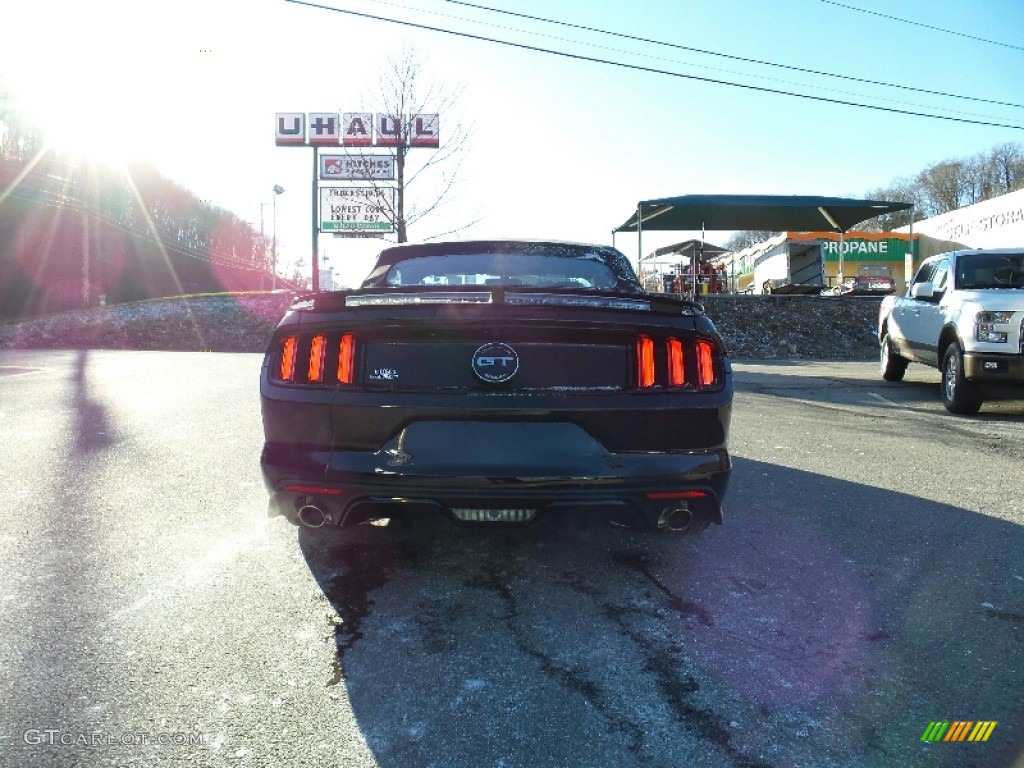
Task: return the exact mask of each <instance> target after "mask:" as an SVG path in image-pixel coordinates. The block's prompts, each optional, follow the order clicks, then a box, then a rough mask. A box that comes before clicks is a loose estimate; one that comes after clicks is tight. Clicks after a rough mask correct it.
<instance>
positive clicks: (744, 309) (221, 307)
mask: <svg viewBox="0 0 1024 768" xmlns="http://www.w3.org/2000/svg"><path fill="white" fill-rule="evenodd" d="M290 301H291V294H286V293H272V294H271V293H250V294H232V295H214V296H193V297H185V298H175V299H159V300H153V301H144V302H135V303H131V304H120V305H117V306H110V307H102V308H95V309H88V310H78V311H73V312H63V313H60V314H55V315H48V316H45V317H40V318H36V319H33V320H27V321H24V322H21V323H7V324H2V325H0V348H11V349H64V348H70V349H80V348H90V349H155V350H182V351H197V350H212V351H215V352H263V351H264V349H265V348H266V344H267V341H268V339H269V337H270V333H271V332H272V330H273V328H274V325H275V324H276V323H277V321H278V320H279V319H280V318H281V316H282V315H283V314H284V312H285V310H286V309H287V307H288V305H289V303H290ZM879 303H880V300H879V299H871V298H823V297H818V296H790V297H787V296H718V297H711V298H708V299H707V301H706V302H705V307H706V310H707V313H708V315H709V316H710V317H711V318H712V320H714V322H715V324H716V325H717V326H718V329H719V331H720V332H721V334H722V336H723V338H724V339H725V341H726V343H727V344H728V346H729V352H730V354H731V355H732V357H733V358H734V359H845V360H868V359H872V358H874V357H875V355H876V354H877V342H876V341H875V338H874V328H875V323H876V321H877V317H878V305H879Z"/></svg>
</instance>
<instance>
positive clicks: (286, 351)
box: [280, 336, 298, 381]
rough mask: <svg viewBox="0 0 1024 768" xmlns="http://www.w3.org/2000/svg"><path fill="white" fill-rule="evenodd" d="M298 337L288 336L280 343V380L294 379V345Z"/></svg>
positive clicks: (296, 343)
mask: <svg viewBox="0 0 1024 768" xmlns="http://www.w3.org/2000/svg"><path fill="white" fill-rule="evenodd" d="M297 345H298V339H296V338H295V337H294V336H289V337H288V338H286V339H285V340H284V342H282V344H281V377H280V378H281V381H294V380H295V347H296V346H297Z"/></svg>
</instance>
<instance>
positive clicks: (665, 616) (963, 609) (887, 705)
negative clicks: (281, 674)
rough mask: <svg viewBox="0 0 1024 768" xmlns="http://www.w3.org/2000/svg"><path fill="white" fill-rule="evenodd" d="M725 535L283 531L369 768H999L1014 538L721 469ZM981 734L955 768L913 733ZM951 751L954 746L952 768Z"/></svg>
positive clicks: (862, 498)
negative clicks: (320, 614) (979, 723)
mask: <svg viewBox="0 0 1024 768" xmlns="http://www.w3.org/2000/svg"><path fill="white" fill-rule="evenodd" d="M732 488H733V490H732V491H731V492H730V493H731V496H730V498H729V499H728V500H727V504H726V515H727V519H726V524H725V525H724V526H722V527H714V528H712V529H710V530H708V531H706V532H705V533H703V534H701V535H699V536H696V537H690V538H671V537H653V538H652V537H648V536H645V535H640V534H637V533H633V532H630V531H623V530H618V529H610V528H595V529H587V530H585V531H582V532H575V533H574V532H570V531H561V530H558V531H554V530H550V529H546V528H544V527H540V526H538V527H535V528H528V529H520V530H502V531H478V530H464V529H456V528H454V527H450V526H442V527H434V528H428V529H427V530H425V531H420V530H418V529H413V530H414V531H415V533H412V532H410V531H406V530H397V531H396V530H392V529H390V528H380V527H369V526H364V527H361V528H358V529H354V530H352V531H348V530H345V531H328V532H323V531H321V530H313V531H310V530H305V529H303V530H301V531H300V532H299V543H300V546H301V549H302V553H303V555H304V556H305V558H306V561H307V563H308V565H309V568H310V570H311V572H312V574H313V576H314V577H315V578H316V580H317V582H318V583H319V585H320V587H321V588H322V590H323V592H324V595H325V596H326V598H327V600H328V601H329V603H330V605H331V607H332V608H333V611H334V613H335V614H336V616H335V618H334V623H335V625H336V632H335V644H336V650H337V656H338V662H339V663H338V665H337V668H336V670H335V674H333V675H332V676H331V677H330V679H327V680H325V681H324V684H325V685H332V686H333V685H336V686H341V687H343V688H344V690H345V693H346V694H347V699H348V701H349V702H350V703H351V706H352V709H353V711H354V713H355V716H356V719H357V722H358V723H359V725H360V728H361V731H362V736H363V738H365V740H366V743H367V745H368V746H369V747H370V749H371V750H372V752H373V754H374V756H375V758H376V759H377V761H378V762H379V764H380V765H382V766H388V767H391V766H395V767H396V768H397V766H402V767H403V768H405V767H406V766H425V765H446V766H482V765H507V766H547V765H550V766H556V765H557V766H563V765H565V766H577V765H579V766H593V765H619V766H632V765H636V766H641V765H643V766H675V765H708V766H719V765H721V766H746V767H747V768H750V767H752V766H778V767H779V768H781V766H818V765H827V764H836V765H844V766H861V765H863V766H868V765H872V766H874V765H900V766H925V765H927V766H935V765H938V766H947V765H948V766H954V765H955V766H963V765H977V766H1009V765H1013V764H1014V763H1013V761H1014V760H1015V759H1016V758H1018V757H1019V756H1020V755H1021V753H1022V750H1024V702H1022V701H1021V699H1020V696H1019V692H1020V691H1021V690H1024V529H1022V527H1021V526H1020V525H1016V524H1013V523H1011V522H1007V521H1005V520H1001V519H997V518H995V517H990V516H986V515H982V514H978V513H974V512H970V511H967V510H964V509H960V508H957V507H953V506H950V505H946V504H940V503H936V502H933V501H929V500H927V499H922V498H917V497H913V496H909V495H905V494H900V493H895V492H892V491H888V490H884V489H880V488H875V487H871V486H865V485H860V484H857V483H851V482H847V481H843V480H837V479H834V478H830V477H826V476H823V475H816V474H812V473H808V472H803V471H799V470H794V469H788V468H784V467H780V466H776V465H772V464H766V463H762V462H757V461H751V460H744V459H738V460H737V462H736V469H735V474H734V478H733V486H732ZM951 719H968V720H996V721H998V723H999V725H998V727H997V728H996V730H995V732H994V734H995V735H997V736H998V737H999V738H995V736H993V738H991V739H990V740H989V742H987V743H985V744H978V745H972V747H971V749H973V751H967V750H966V749H959V750H958V751H953V750H945V751H943V750H942V749H941V748H937V747H936V746H935V745H932V744H928V743H923V742H921V740H920V737H921V735H922V733H923V732H924V730H925V728H926V727H927V726H928V724H929V722H930V721H934V720H951ZM961 746H963V745H961Z"/></svg>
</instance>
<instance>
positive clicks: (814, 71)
mask: <svg viewBox="0 0 1024 768" xmlns="http://www.w3.org/2000/svg"><path fill="white" fill-rule="evenodd" d="M446 1H447V2H449V3H453V4H455V5H464V6H466V7H467V8H475V9H477V10H481V11H490V12H492V13H501V14H505V15H506V16H515V17H518V18H521V19H528V20H530V21H541V22H544V23H545V24H557V25H558V26H562V27H568V28H570V29H578V30H580V31H583V32H596V33H598V34H601V35H609V36H611V37H619V38H622V39H624V40H632V41H634V42H637V43H648V44H651V45H660V46H664V47H666V48H675V49H676V50H680V51H689V52H690V53H700V54H703V55H705V56H718V57H721V58H723V59H732V60H733V61H742V62H745V63H747V64H758V65H761V66H765V67H777V68H779V69H788V70H791V71H793V72H802V73H804V74H808V75H819V76H821V77H834V78H838V79H840V80H850V81H853V82H856V83H865V84H867V85H880V86H883V87H885V88H898V89H900V90H904V91H916V92H917V93H926V94H928V95H930V96H944V97H946V98H951V99H964V100H966V101H979V102H983V103H985V104H996V105H998V106H1001V107H1016V108H1017V109H1024V104H1015V103H1013V102H1008V101H997V100H995V99H983V98H980V97H978V96H964V95H963V94H957V93H946V92H944V91H932V90H928V89H927V88H916V87H914V86H910V85H900V84H898V83H887V82H884V81H881V80H869V79H867V78H863V77H854V76H853V75H840V74H836V73H834V72H824V71H821V70H817V69H806V68H804V67H797V66H792V65H789V64H779V63H777V62H774V61H764V60H762V59H750V58H747V57H745V56H736V55H733V54H730V53H721V52H719V51H708V50H704V49H703V48H693V47H690V46H687V45H680V44H678V43H668V42H665V41H664V40H654V39H651V38H647V37H637V36H634V35H627V34H625V33H623V32H613V31H611V30H607V29H599V28H597V27H588V26H584V25H583V24H573V23H570V22H567V21H558V20H557V19H545V18H543V17H540V16H530V15H528V14H525V13H515V12H513V11H506V10H503V9H501V8H490V7H488V6H485V5H476V4H475V3H468V2H464V1H463V0H446ZM823 1H824V2H830V0H823ZM836 5H838V3H836ZM844 7H847V6H844ZM854 10H857V9H854Z"/></svg>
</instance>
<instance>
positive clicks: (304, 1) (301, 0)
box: [285, 0, 1024, 131]
mask: <svg viewBox="0 0 1024 768" xmlns="http://www.w3.org/2000/svg"><path fill="white" fill-rule="evenodd" d="M285 2H288V3H292V4H294V5H304V6H307V7H309V8H317V9H319V10H323V11H333V12H335V13H343V14H346V15H348V16H356V17H358V18H363V19H371V20H373V21H385V22H388V23H391V24H398V25H400V26H405V27H412V28H414V29H422V30H426V31H428V32H441V33H443V34H447V35H454V36H456V37H463V38H466V39H469V40H478V41H481V42H485V43H495V44H497V45H505V46H509V47H512V48H519V49H521V50H525V51H534V52H535V53H547V54H551V55H553V56H561V57H563V58H567V59H574V60H576V61H587V62H591V63H594V64H605V65H608V66H612V67H619V68H622V69H631V70H634V71H637V72H646V73H648V74H655V75H667V76H669V77H678V78H681V79H684V80H694V81H697V82H702V83H710V84H712V85H727V86H731V87H733V88H743V89H746V90H750V91H757V92H759V93H771V94H775V95H778V96H791V97H793V98H798V99H807V100H810V101H820V102H824V103H827V104H839V105H842V106H846V107H860V108H862V109H873V110H876V111H879V112H888V113H890V114H897V115H910V116H912V117H927V118H931V119H934V120H946V121H949V122H954V123H966V124H969V125H983V126H988V127H991V128H1011V129H1013V130H1018V131H1022V130H1024V125H1019V124H1018V125H1014V124H1011V123H996V122H989V121H985V120H970V119H967V118H963V117H953V116H951V115H937V114H932V113H928V112H914V111H912V110H908V109H897V108H895V107H882V106H878V105H875V104H863V103H860V102H855V101H845V100H842V99H831V98H828V97H825V96H812V95H810V94H805V93H794V92H792V91H783V90H780V89H777V88H766V87H764V86H758V85H749V84H746V83H734V82H731V81H729V80H717V79H714V78H709V77H698V76H697V75H685V74H682V73H681V72H671V71H669V70H665V69H655V68H653V67H643V66H640V65H638V64H627V63H625V62H621V61H612V60H610V59H599V58H597V57H594V56H584V55H582V54H578V53H569V52H567V51H556V50H554V49H551V48H541V47H539V46H535V45H526V44H524V43H513V42H511V41H509V40H499V39H497V38H493V37H485V36H483V35H474V34H471V33H469V32H459V31H457V30H453V29H445V28H443V27H434V26H430V25H428V24H419V23H417V22H413V21H405V20H402V19H391V18H388V17H386V16H376V15H374V14H369V13H362V12H359V11H352V10H348V9H345V8H335V7H332V6H329V5H321V4H320V3H315V2H311V1H310V0H285Z"/></svg>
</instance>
